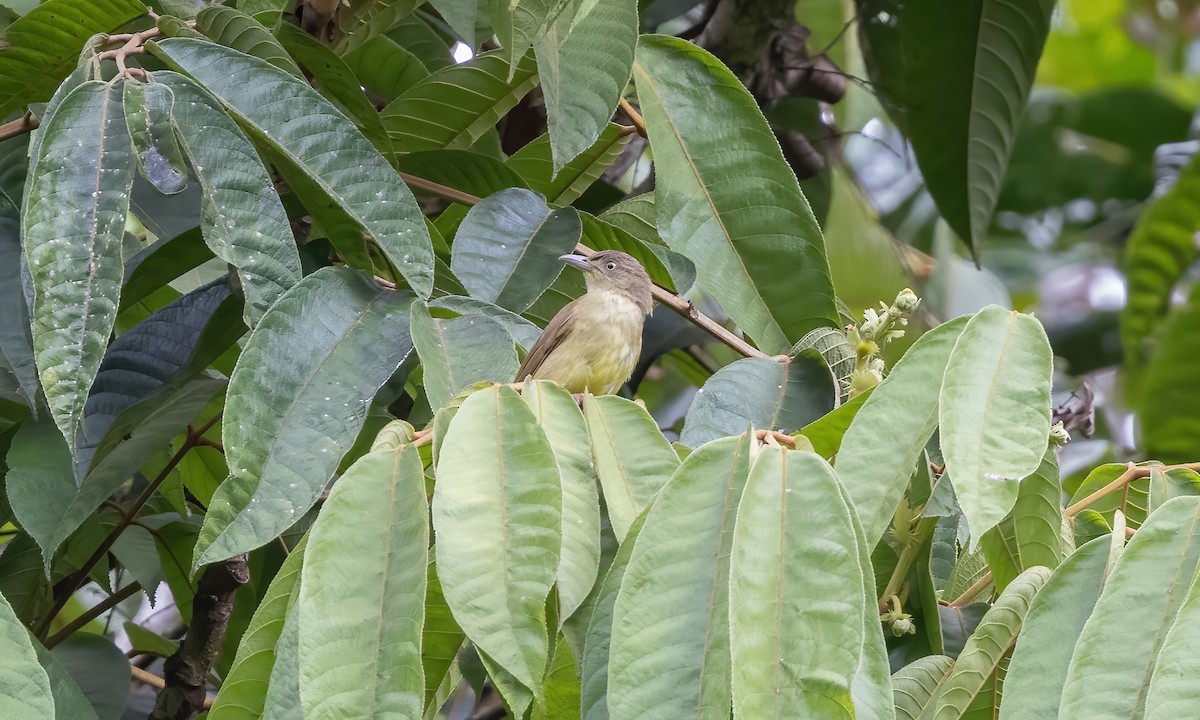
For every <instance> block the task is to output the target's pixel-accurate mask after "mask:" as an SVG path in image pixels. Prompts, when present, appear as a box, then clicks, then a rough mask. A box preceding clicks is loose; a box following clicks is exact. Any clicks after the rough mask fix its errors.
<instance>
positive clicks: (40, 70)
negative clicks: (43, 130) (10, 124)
mask: <svg viewBox="0 0 1200 720" xmlns="http://www.w3.org/2000/svg"><path fill="white" fill-rule="evenodd" d="M145 12H146V6H145V5H144V4H143V3H141V2H140V0H47V2H45V3H42V4H41V5H38V6H37V7H35V8H33V9H32V10H30V11H29V12H28V13H26V14H25V15H22V16H21V17H20V18H18V19H17V20H16V21H15V22H13V24H12V25H9V26H8V29H7V30H6V31H5V33H4V41H5V45H6V46H7V47H5V49H4V52H3V53H0V116H3V117H7V116H8V115H9V113H11V112H12V111H13V110H17V109H21V108H24V107H25V105H26V104H27V103H36V102H42V101H44V100H47V99H49V97H50V96H51V95H52V94H53V93H54V88H56V87H58V84H59V82H61V81H62V79H63V78H65V77H67V75H68V74H69V73H70V72H71V71H72V70H74V69H75V61H76V58H78V57H79V49H80V48H81V47H83V45H84V43H85V42H86V41H87V39H88V38H90V37H91V36H93V35H95V34H96V33H103V32H110V31H112V30H115V29H117V28H119V27H121V26H122V25H124V24H125V23H127V22H129V21H130V20H133V19H134V18H137V17H139V16H141V15H143V14H145ZM44 119H45V118H43V120H44Z"/></svg>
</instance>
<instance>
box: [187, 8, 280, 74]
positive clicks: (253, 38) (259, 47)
mask: <svg viewBox="0 0 1200 720" xmlns="http://www.w3.org/2000/svg"><path fill="white" fill-rule="evenodd" d="M196 29H197V30H199V31H200V32H202V33H204V34H205V35H207V36H208V37H210V38H212V39H213V41H214V42H218V43H220V44H222V45H225V46H227V47H231V48H233V49H234V50H238V51H240V52H244V53H246V54H247V55H253V56H254V57H256V58H262V59H263V60H266V61H267V62H269V63H271V64H272V65H274V66H275V67H277V68H279V69H280V70H283V71H285V72H288V73H290V74H292V75H295V76H296V77H298V78H301V79H303V78H304V73H302V72H300V68H299V67H297V65H296V61H295V60H293V59H292V57H291V56H290V55H288V52H287V51H286V50H284V49H283V46H282V45H280V44H279V41H278V40H276V39H275V36H273V35H272V34H271V31H270V30H268V29H267V28H266V27H264V26H263V25H262V23H260V22H258V21H257V20H255V19H254V18H252V17H250V16H249V15H247V14H245V13H242V12H239V11H237V10H234V9H233V8H231V7H227V6H225V5H213V6H211V7H206V8H204V9H203V10H201V11H200V13H199V14H198V15H196Z"/></svg>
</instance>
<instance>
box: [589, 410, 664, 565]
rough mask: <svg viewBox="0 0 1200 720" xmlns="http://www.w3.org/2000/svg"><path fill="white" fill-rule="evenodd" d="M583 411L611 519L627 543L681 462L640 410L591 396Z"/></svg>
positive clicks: (617, 531)
mask: <svg viewBox="0 0 1200 720" xmlns="http://www.w3.org/2000/svg"><path fill="white" fill-rule="evenodd" d="M583 409H584V416H585V417H586V418H587V427H588V434H589V435H590V436H591V439H592V454H593V456H594V457H595V462H596V474H597V475H598V476H599V478H600V487H601V489H602V490H603V491H604V504H605V507H606V508H607V509H608V519H609V522H611V523H612V529H613V532H614V533H615V534H616V536H617V540H619V541H622V542H623V541H624V540H625V536H626V534H627V533H628V532H629V526H630V524H631V523H633V519H634V518H636V517H637V516H638V515H639V514H640V513H641V512H642V509H643V508H644V507H646V504H647V503H648V502H650V499H651V498H653V497H654V496H655V495H656V494H657V493H658V491H659V490H660V489H661V488H662V486H663V485H665V484H666V482H667V480H668V479H669V478H670V477H671V474H672V473H673V472H675V468H677V467H679V456H678V455H676V454H675V451H674V450H673V449H672V448H671V444H670V443H669V442H667V439H666V438H665V437H663V434H662V432H660V431H659V429H658V425H657V424H656V423H655V422H654V418H653V417H651V416H650V413H648V412H646V408H645V407H644V406H642V405H639V404H637V403H635V402H632V401H630V400H626V399H625V398H622V397H617V396H616V395H599V396H596V397H592V396H588V397H587V398H586V400H585V401H584V404H583Z"/></svg>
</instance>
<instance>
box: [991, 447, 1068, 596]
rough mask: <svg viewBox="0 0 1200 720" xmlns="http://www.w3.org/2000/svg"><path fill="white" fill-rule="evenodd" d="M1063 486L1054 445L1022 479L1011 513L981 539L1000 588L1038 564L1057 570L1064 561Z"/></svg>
mask: <svg viewBox="0 0 1200 720" xmlns="http://www.w3.org/2000/svg"><path fill="white" fill-rule="evenodd" d="M1061 503H1062V488H1061V487H1060V486H1059V483H1058V460H1057V458H1056V457H1055V447H1054V446H1053V445H1051V446H1050V447H1048V448H1047V449H1046V454H1045V455H1044V456H1043V457H1042V464H1041V465H1040V466H1039V467H1038V469H1037V470H1036V471H1034V473H1033V474H1032V475H1030V476H1029V477H1027V478H1025V479H1024V480H1022V481H1021V486H1020V489H1019V490H1018V491H1017V501H1016V503H1015V504H1014V505H1013V509H1012V511H1011V512H1009V514H1008V515H1007V516H1006V517H1005V518H1004V519H1003V520H1001V521H1000V523H999V524H998V525H996V527H994V528H992V529H991V530H988V531H987V532H986V533H984V535H983V537H982V538H981V539H980V546H981V547H982V548H983V555H984V557H986V558H987V561H988V566H989V567H990V568H991V570H992V580H993V581H994V582H995V583H996V589H997V590H1004V588H1005V586H1007V585H1008V583H1009V582H1011V581H1012V580H1013V579H1014V578H1016V576H1017V575H1019V574H1020V573H1021V572H1022V571H1023V570H1028V569H1029V568H1031V567H1034V566H1036V565H1042V566H1044V567H1047V568H1050V569H1051V570H1053V569H1054V568H1056V567H1058V564H1059V563H1060V562H1061V561H1062V556H1063V552H1062V523H1063V511H1062V504H1061Z"/></svg>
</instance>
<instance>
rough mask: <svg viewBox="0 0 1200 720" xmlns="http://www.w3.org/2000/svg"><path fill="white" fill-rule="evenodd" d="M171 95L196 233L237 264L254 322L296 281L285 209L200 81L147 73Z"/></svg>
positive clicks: (296, 262)
mask: <svg viewBox="0 0 1200 720" xmlns="http://www.w3.org/2000/svg"><path fill="white" fill-rule="evenodd" d="M154 79H155V83H154V85H163V86H165V87H167V88H170V89H171V91H172V92H173V93H174V96H175V106H174V110H173V112H172V114H171V119H172V123H173V124H174V126H175V132H176V134H177V136H178V137H179V138H180V140H181V141H182V143H183V146H184V150H185V152H186V153H187V155H188V158H189V159H190V160H191V164H192V169H193V170H194V172H195V174H196V178H197V181H198V182H199V183H200V187H201V190H202V193H203V194H202V196H201V201H200V214H201V232H202V233H203V235H204V241H205V243H206V244H207V245H208V246H209V247H210V248H211V249H212V251H213V253H214V254H216V256H217V257H219V258H221V259H222V260H224V261H225V262H227V263H229V264H230V265H233V266H234V267H236V268H237V269H238V277H239V278H240V279H241V281H242V287H243V289H244V290H245V294H246V310H245V313H246V322H247V324H248V325H249V326H250V327H253V326H254V323H256V322H257V321H258V320H259V319H260V318H261V317H262V314H263V313H264V312H266V311H267V308H269V307H271V305H272V304H274V303H275V301H276V300H278V299H279V296H280V295H282V294H283V293H284V291H286V290H287V289H288V288H290V287H292V286H293V285H295V284H296V283H297V282H299V281H300V277H301V269H300V254H299V252H297V250H296V241H295V239H294V238H293V237H292V230H291V226H290V225H289V224H288V217H287V213H286V212H285V211H284V209H283V203H282V202H280V200H279V196H278V195H276V194H275V190H274V187H273V185H272V183H271V177H270V175H269V174H268V173H267V169H266V168H265V167H263V164H262V161H261V160H259V158H258V153H256V152H255V150H254V146H253V145H251V144H250V141H249V139H247V138H246V136H245V134H243V133H242V131H241V128H239V127H238V126H237V123H235V122H234V121H233V120H232V119H231V118H230V117H229V116H228V115H226V114H225V111H224V110H223V109H222V108H221V107H220V105H218V104H217V103H216V101H214V100H213V99H212V97H211V96H210V95H209V94H208V93H206V92H204V91H203V90H202V89H201V88H200V86H198V85H197V84H196V83H194V82H192V81H191V80H189V79H188V78H186V77H184V76H183V75H179V74H177V73H173V72H169V71H162V72H156V73H154Z"/></svg>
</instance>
